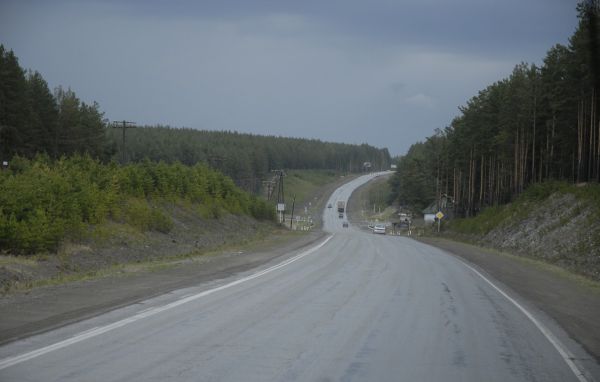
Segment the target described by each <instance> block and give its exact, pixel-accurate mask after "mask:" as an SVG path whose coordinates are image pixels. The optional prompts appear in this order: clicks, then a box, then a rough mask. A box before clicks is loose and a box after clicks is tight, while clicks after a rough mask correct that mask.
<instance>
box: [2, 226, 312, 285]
mask: <svg viewBox="0 0 600 382" xmlns="http://www.w3.org/2000/svg"><path fill="white" fill-rule="evenodd" d="M303 235H305V233H304V232H301V231H289V230H286V229H283V228H281V227H274V228H273V230H272V231H270V232H266V231H263V232H260V233H258V234H256V235H255V236H254V237H251V238H246V239H244V240H242V241H240V242H237V243H229V244H223V245H220V246H218V247H216V248H212V249H207V250H195V251H192V252H189V253H185V254H180V255H174V256H169V257H165V258H159V259H150V260H145V261H136V262H128V263H123V264H115V265H111V266H108V267H104V268H100V269H96V270H91V271H87V272H75V273H60V274H58V275H56V276H52V277H50V278H42V279H37V280H32V281H28V282H24V283H21V282H18V281H17V282H14V283H11V284H9V285H5V286H4V289H3V290H2V291H1V292H2V294H7V293H12V292H27V291H30V290H32V289H34V288H41V287H47V286H57V285H63V284H68V283H71V282H78V281H86V280H96V279H100V278H106V277H127V276H131V275H133V274H138V273H143V272H155V271H161V270H164V269H168V268H172V267H175V266H178V265H181V264H184V263H201V262H203V261H206V260H208V259H209V258H210V257H215V256H220V255H224V254H228V253H238V254H242V253H244V252H251V251H260V250H268V249H269V248H272V247H275V246H276V245H280V244H283V243H287V242H288V241H290V240H294V239H296V238H298V237H301V236H303ZM24 261H25V263H24ZM14 263H19V264H27V265H30V266H35V265H37V263H36V261H35V260H31V259H21V258H18V257H14V256H1V257H0V267H1V266H5V265H8V264H14Z"/></svg>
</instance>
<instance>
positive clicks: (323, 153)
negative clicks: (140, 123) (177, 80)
mask: <svg viewBox="0 0 600 382" xmlns="http://www.w3.org/2000/svg"><path fill="white" fill-rule="evenodd" d="M108 134H109V137H110V139H111V141H112V142H113V145H114V146H115V147H117V149H118V152H117V153H116V154H115V155H114V158H115V159H118V158H121V155H122V150H123V147H122V143H121V140H122V136H121V134H122V132H121V130H120V129H111V131H109V132H108ZM126 148H127V150H126V154H127V155H126V157H127V158H128V160H129V161H132V162H136V163H139V162H143V161H145V160H150V161H164V162H167V163H174V162H181V163H183V164H185V165H190V166H192V165H195V164H196V163H206V164H208V165H210V166H211V167H212V168H216V169H218V170H220V171H221V172H223V173H224V174H226V175H228V176H229V177H230V178H231V179H233V180H234V181H235V183H236V184H237V185H238V186H239V187H241V188H243V189H245V190H247V191H251V192H257V191H259V189H260V187H261V185H262V184H261V183H262V180H264V179H265V178H269V177H270V171H271V170H273V169H281V168H283V169H287V170H291V169H302V170H306V169H319V170H334V171H337V172H358V171H362V166H363V163H364V162H371V163H372V164H373V167H374V168H375V169H385V168H388V167H389V163H390V154H389V152H388V151H387V149H378V148H376V147H373V146H369V145H366V144H362V145H351V144H344V143H332V142H322V141H319V140H315V139H300V138H285V137H276V136H260V135H253V134H241V133H237V132H229V131H206V130H194V129H176V128H170V127H166V126H146V127H140V128H136V129H129V130H127V147H126Z"/></svg>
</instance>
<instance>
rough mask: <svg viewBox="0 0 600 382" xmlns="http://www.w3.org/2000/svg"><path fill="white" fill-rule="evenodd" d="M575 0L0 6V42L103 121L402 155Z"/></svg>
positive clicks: (527, 48)
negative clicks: (96, 109)
mask: <svg viewBox="0 0 600 382" xmlns="http://www.w3.org/2000/svg"><path fill="white" fill-rule="evenodd" d="M575 5H576V1H575V0H456V1H451V0H396V1H393V0H369V1H357V0H347V1H342V0H336V1H326V0H321V1H303V0H296V1H275V0H273V1H266V0H264V1H263V0H260V1H251V0H215V1H202V0H200V1H191V0H186V1H184V0H181V1H152V0H151V1H133V0H130V1H116V0H115V1H109V0H106V1H100V0H98V1H74V0H73V1H63V0H58V1H26V0H25V1H24V0H15V1H12V0H11V1H7V0H0V43H2V44H4V45H5V47H6V48H8V49H12V50H14V52H15V54H16V55H17V57H19V60H20V63H21V66H23V67H25V68H31V69H33V70H37V71H39V72H40V73H41V74H42V75H43V76H44V78H45V79H46V80H47V81H48V83H49V85H50V87H51V88H54V87H55V86H58V85H62V86H64V87H71V88H72V89H73V90H74V91H75V92H76V93H77V95H78V96H79V97H80V98H81V99H82V100H83V101H85V102H92V101H97V102H98V103H99V104H100V107H101V109H102V110H103V111H104V112H105V116H106V118H108V119H110V120H121V119H126V120H131V121H135V122H137V123H138V124H168V125H171V126H177V127H183V126H185V127H192V128H199V129H209V130H236V131H240V132H252V133H258V134H273V135H283V136H296V137H308V138H318V139H322V140H327V141H339V142H348V143H363V142H366V143H369V144H372V145H375V146H379V147H387V148H389V150H390V152H391V153H392V154H394V155H395V154H402V153H404V152H406V150H407V149H408V148H409V147H410V145H411V144H412V143H414V142H416V141H418V140H422V139H424V138H425V137H427V136H429V135H431V134H432V133H433V130H434V129H435V128H438V127H439V128H443V127H445V126H447V125H448V124H449V123H450V122H451V120H452V118H453V117H454V116H456V115H457V114H458V106H459V105H463V104H464V103H465V102H466V101H467V100H468V99H469V98H470V97H471V96H473V95H475V94H476V93H477V91H478V90H480V89H483V88H484V87H486V86H487V85H489V84H491V83H492V82H494V81H496V80H499V79H502V78H504V77H506V76H508V75H509V74H510V72H511V71H512V69H513V67H514V66H515V65H516V64H518V63H519V62H521V61H526V62H533V63H536V64H541V63H542V60H543V57H544V55H545V53H546V51H547V50H548V49H549V48H550V47H551V46H552V45H554V44H556V43H562V44H567V43H568V38H569V36H570V35H571V34H572V33H573V31H574V30H575V27H576V25H577V19H576V11H575Z"/></svg>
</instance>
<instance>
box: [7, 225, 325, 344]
mask: <svg viewBox="0 0 600 382" xmlns="http://www.w3.org/2000/svg"><path fill="white" fill-rule="evenodd" d="M325 235H326V234H325V233H324V232H321V231H313V232H308V233H305V234H302V235H294V236H292V237H286V236H285V235H284V236H281V237H278V238H275V239H270V240H269V241H268V242H266V243H262V244H261V243H259V244H258V245H255V246H254V248H247V247H246V248H244V247H240V249H238V250H230V251H227V252H222V253H215V254H213V255H201V256H196V257H190V258H184V259H180V260H176V261H172V262H168V261H163V262H159V263H157V264H156V266H149V267H145V268H143V269H142V270H134V271H131V272H121V273H117V274H111V275H110V276H108V277H104V278H95V279H90V280H82V281H76V282H71V283H67V284H61V285H55V286H48V287H42V288H35V289H32V290H30V291H27V292H18V293H12V294H10V295H7V296H4V297H3V298H1V299H0V344H6V343H9V342H12V341H15V340H17V339H21V338H26V337H29V336H31V335H34V334H38V333H42V332H45V331H48V330H52V329H55V328H58V327H61V326H65V325H68V324H71V323H74V322H77V321H81V320H84V319H87V318H90V317H94V316H96V315H99V314H102V313H105V312H108V311H111V310H114V309H117V308H120V307H123V306H127V305H131V304H134V303H137V302H140V301H143V300H146V299H149V298H152V297H154V296H158V295H162V294H165V293H168V292H170V291H173V290H177V289H181V288H185V287H190V286H194V285H198V284H201V283H205V282H209V281H213V280H218V279H223V278H226V277H230V276H232V275H235V274H238V273H241V272H245V271H248V270H251V269H253V268H256V267H259V266H261V265H264V264H267V263H268V262H270V261H274V260H276V259H279V258H285V257H287V256H290V255H291V254H292V253H294V252H295V251H298V250H300V249H302V248H305V247H308V246H310V245H312V244H313V243H315V242H317V241H318V240H320V239H322V238H323V237H324V236H325Z"/></svg>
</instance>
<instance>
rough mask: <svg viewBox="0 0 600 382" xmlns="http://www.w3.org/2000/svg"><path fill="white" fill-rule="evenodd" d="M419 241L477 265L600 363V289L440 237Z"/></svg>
mask: <svg viewBox="0 0 600 382" xmlns="http://www.w3.org/2000/svg"><path fill="white" fill-rule="evenodd" d="M417 240H418V241H420V242H422V243H425V244H429V245H432V246H434V247H437V248H440V249H442V250H444V251H446V252H448V253H450V254H452V255H454V256H457V257H460V258H462V259H464V260H466V261H468V262H469V263H471V264H474V265H476V266H477V267H479V268H480V269H482V270H483V271H485V272H486V273H488V274H489V275H490V276H492V277H493V278H494V279H496V280H498V281H500V282H501V283H503V284H505V285H507V286H508V287H509V288H511V289H512V290H514V291H515V292H516V293H517V294H518V295H519V296H521V297H523V298H524V299H526V300H527V301H529V302H530V303H532V304H533V305H535V306H536V307H537V308H538V309H540V310H541V311H543V312H544V313H546V314H547V315H548V316H550V317H551V318H552V319H554V320H555V321H556V322H557V323H558V324H559V325H560V326H561V327H562V328H563V329H564V330H565V332H566V333H567V334H568V335H569V336H570V337H571V338H572V339H574V340H575V341H577V342H578V343H579V344H581V345H582V346H583V347H584V348H585V350H586V351H587V352H588V353H589V354H590V355H592V356H593V357H594V358H595V359H596V362H600V321H599V320H598V317H600V287H599V286H598V284H597V283H594V282H592V281H587V280H584V279H583V278H580V277H578V276H575V275H573V274H569V273H568V272H566V271H564V270H561V269H559V268H556V267H552V266H549V265H547V264H544V263H541V262H538V261H534V260H528V259H523V258H520V257H518V256H514V255H510V254H506V253H501V252H498V251H496V250H492V249H487V248H481V247H478V246H475V245H471V244H466V243H461V242H456V241H452V240H449V239H445V238H437V237H419V238H417Z"/></svg>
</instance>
